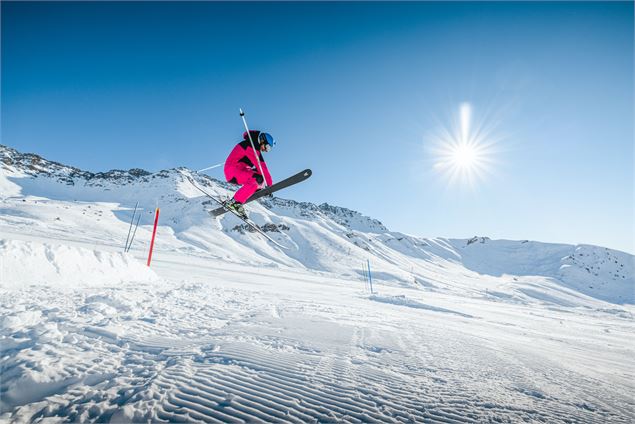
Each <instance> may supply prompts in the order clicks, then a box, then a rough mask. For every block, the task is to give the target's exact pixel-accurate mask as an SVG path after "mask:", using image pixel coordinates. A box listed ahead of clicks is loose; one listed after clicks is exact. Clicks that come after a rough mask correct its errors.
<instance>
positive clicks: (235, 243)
mask: <svg viewBox="0 0 635 424" xmlns="http://www.w3.org/2000/svg"><path fill="white" fill-rule="evenodd" d="M0 154H1V156H0V160H1V161H2V174H0V189H1V190H2V193H1V194H0V201H1V202H2V203H1V205H0V240H2V241H1V242H0V251H1V252H3V256H0V257H4V258H6V257H7V255H13V256H12V257H13V259H11V260H12V261H13V262H11V265H8V262H7V261H6V260H5V262H4V267H3V273H4V276H5V277H4V278H3V280H2V284H0V311H1V312H0V313H1V317H2V318H1V319H2V327H1V333H0V341H1V343H0V350H1V352H2V360H1V361H2V362H1V366H2V368H1V371H2V379H1V381H0V399H1V401H0V402H1V403H0V414H1V415H0V417H1V419H4V420H8V421H15V422H29V421H38V420H43V419H45V418H47V417H51V418H53V419H54V420H61V421H66V420H72V421H79V422H91V421H99V422H115V423H120V422H148V421H150V422H160V421H197V420H205V421H211V422H214V421H216V422H243V421H264V422H275V421H286V422H289V421H291V422H312V421H318V422H335V421H338V422H339V421H348V422H413V421H415V422H416V421H420V422H483V421H503V422H506V421H513V422H518V421H542V422H571V421H574V422H598V423H600V422H607V421H612V422H632V421H633V420H634V419H635V412H634V402H633V397H632V393H633V390H634V389H635V387H633V383H632V382H633V381H634V377H635V376H634V375H633V374H634V373H633V368H634V365H635V363H634V360H633V358H634V357H635V355H634V353H635V352H634V350H635V349H634V346H633V334H635V332H634V330H635V326H634V325H633V311H634V308H633V305H632V304H633V297H632V296H633V256H632V255H628V254H625V253H622V252H616V251H613V250H610V249H604V248H599V247H594V246H568V245H557V244H545V243H538V242H529V241H504V240H489V239H487V238H474V239H470V240H450V239H424V238H418V237H413V236H408V235H404V234H400V233H394V232H390V231H388V230H387V229H386V228H384V227H383V226H382V225H381V223H379V222H378V221H376V220H373V219H370V218H367V217H364V216H362V215H360V214H358V213H356V212H353V211H350V210H347V209H343V208H337V207H333V206H330V205H321V206H316V205H313V204H308V203H298V202H294V201H291V200H284V199H279V198H274V199H271V200H267V201H263V202H261V203H260V204H256V205H253V207H251V208H250V209H251V211H252V216H253V217H254V219H255V220H256V221H257V222H259V223H260V224H262V225H265V224H269V225H267V226H266V228H268V229H269V230H270V234H271V235H272V236H273V237H275V238H276V239H277V240H279V241H280V242H281V243H285V244H286V245H287V246H290V250H289V251H286V250H285V251H283V250H280V249H276V248H275V247H273V246H271V245H270V244H268V243H266V242H265V241H264V240H262V238H261V237H259V236H258V235H257V234H251V233H249V232H247V231H245V230H244V228H243V227H241V226H240V225H239V224H240V222H239V221H237V220H236V219H235V218H234V217H232V216H225V217H223V218H221V219H219V220H214V219H212V218H211V217H209V216H208V215H207V213H206V212H205V208H208V209H211V208H212V207H215V205H212V204H210V203H209V202H208V200H207V199H206V198H202V197H200V196H199V193H198V192H197V191H196V190H195V189H193V188H192V187H191V185H189V184H188V183H187V182H186V180H185V179H184V178H183V174H184V173H186V174H188V175H189V174H190V172H189V171H188V170H186V169H178V170H170V171H162V172H159V173H156V174H149V173H146V172H145V171H141V170H133V171H111V172H109V173H102V174H92V173H87V172H84V171H81V170H77V169H75V168H71V167H67V166H65V165H61V164H56V163H52V162H49V161H46V160H44V159H42V158H39V157H37V156H34V155H30V156H29V155H23V154H20V153H18V152H16V151H15V150H11V149H8V148H2V149H0ZM196 177H197V178H198V181H199V182H200V184H201V185H204V186H205V187H206V189H208V190H210V191H212V192H214V193H217V194H222V195H226V194H227V193H229V191H228V189H229V188H231V187H228V186H227V185H226V184H224V183H219V182H217V181H214V180H210V179H208V178H205V177H200V176H196ZM309 183H310V180H309V181H308V182H307V183H306V184H309ZM289 192H290V193H291V192H292V191H291V190H290V191H289ZM137 200H138V201H140V205H141V207H142V208H144V209H143V214H142V220H141V224H140V228H139V230H138V232H137V235H136V238H135V242H134V243H133V248H132V251H131V254H130V255H124V254H122V253H121V250H122V246H123V243H124V242H125V240H126V236H127V233H128V229H129V222H130V218H131V215H132V207H133V206H134V204H135V202H136V201H137ZM157 203H158V205H159V206H160V207H161V217H160V224H161V225H160V227H159V230H158V234H157V244H156V246H155V249H156V251H155V254H154V259H153V266H152V269H153V272H155V273H156V276H157V277H155V274H152V272H148V271H147V268H145V266H144V265H142V264H143V263H145V258H146V255H147V248H148V244H149V240H150V234H151V224H152V220H153V215H152V212H153V210H154V207H155V206H156V205H157ZM131 256H133V257H135V258H136V259H133V258H131ZM65 258H66V259H65ZM80 258H81V264H78V263H77V260H78V259H80ZM21 259H23V261H21ZM366 260H370V262H371V266H372V269H373V276H374V278H373V282H374V291H375V292H374V293H373V294H370V293H369V292H368V290H367V288H365V285H364V282H363V279H362V273H363V271H362V263H363V262H365V261H366ZM16 264H17V265H16ZM28 264H32V266H27V267H25V265H28ZM111 265H112V266H111ZM50 266H52V267H53V268H56V267H57V268H56V272H57V273H58V274H55V273H53V271H52V269H51V268H48V269H49V270H51V272H50V273H49V271H47V267H50ZM18 267H22V268H18ZM73 267H78V268H73ZM32 268H38V269H37V270H34V269H32ZM19 269H21V270H22V271H19ZM25 269H30V270H33V272H36V273H39V274H37V277H36V278H34V279H31V278H30V277H29V278H27V274H28V273H27V272H26V271H24V270H25ZM73 270H75V271H73ZM88 270H91V271H88ZM96 270H101V271H99V272H97V271H96ZM29 272H30V271H29ZM93 274H94V275H100V277H99V279H96V278H94V277H92V275H93ZM56 275H58V276H59V280H55V279H56V278H58V277H56ZM108 275H110V277H108ZM0 276H1V275H0ZM7 276H9V277H10V278H7ZM43 277H49V278H43ZM101 277H104V278H103V279H101ZM33 281H38V282H39V283H36V284H35V285H32V282H33ZM42 283H44V284H42Z"/></svg>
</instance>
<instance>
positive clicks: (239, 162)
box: [224, 131, 273, 186]
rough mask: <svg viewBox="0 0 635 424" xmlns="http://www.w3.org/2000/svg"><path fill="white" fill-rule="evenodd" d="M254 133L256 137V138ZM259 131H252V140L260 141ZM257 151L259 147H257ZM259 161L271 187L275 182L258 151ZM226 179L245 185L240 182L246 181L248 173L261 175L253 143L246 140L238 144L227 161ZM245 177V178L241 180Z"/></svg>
mask: <svg viewBox="0 0 635 424" xmlns="http://www.w3.org/2000/svg"><path fill="white" fill-rule="evenodd" d="M254 133H256V134H255V137H254ZM258 133H259V131H252V139H254V140H258ZM256 149H258V146H257V145H256ZM258 159H260V166H261V167H262V172H263V174H264V178H265V181H266V182H267V185H268V186H270V185H271V184H273V180H272V179H271V174H270V173H269V169H268V168H267V164H266V163H265V160H264V158H263V157H262V153H261V152H260V151H258ZM224 170H225V178H226V179H227V181H229V182H233V183H238V184H244V182H242V181H240V180H244V176H246V174H247V173H249V174H251V175H253V174H254V173H255V174H258V175H260V169H258V162H257V161H256V155H255V154H254V149H253V148H252V147H251V142H250V141H249V139H248V138H247V139H246V140H243V141H241V142H240V143H238V144H237V145H236V146H235V147H234V148H233V149H232V151H231V153H230V154H229V156H228V157H227V160H226V161H225V168H224ZM241 177H243V178H241Z"/></svg>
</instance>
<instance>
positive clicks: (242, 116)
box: [239, 108, 267, 187]
mask: <svg viewBox="0 0 635 424" xmlns="http://www.w3.org/2000/svg"><path fill="white" fill-rule="evenodd" d="M239 110H240V117H241V118H243V124H245V130H247V137H249V142H250V143H251V148H252V149H254V154H255V155H256V162H258V169H259V170H260V175H262V181H263V183H264V185H265V187H267V181H266V180H265V173H264V172H262V166H260V158H259V157H258V152H257V151H256V146H255V145H254V141H253V140H252V139H251V132H250V131H249V127H248V126H247V120H246V119H245V112H243V110H242V108H241V109H239Z"/></svg>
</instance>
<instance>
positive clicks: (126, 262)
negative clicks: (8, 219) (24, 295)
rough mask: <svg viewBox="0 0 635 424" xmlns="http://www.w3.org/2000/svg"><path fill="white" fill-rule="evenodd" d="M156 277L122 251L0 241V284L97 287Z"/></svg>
mask: <svg viewBox="0 0 635 424" xmlns="http://www.w3.org/2000/svg"><path fill="white" fill-rule="evenodd" d="M156 279H158V277H157V275H156V274H155V273H154V271H152V270H151V269H150V268H148V267H146V266H145V265H143V264H141V263H139V262H138V261H137V260H136V259H134V258H133V257H132V256H131V255H128V254H125V253H115V252H105V251H98V250H89V249H85V248H81V247H75V246H68V245H53V244H48V243H36V242H30V241H20V240H0V287H2V288H20V287H24V286H26V285H67V286H78V285H81V286H101V285H110V284H118V283H127V282H132V281H134V282H149V281H154V280H156Z"/></svg>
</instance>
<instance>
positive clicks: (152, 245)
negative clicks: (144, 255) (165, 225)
mask: <svg viewBox="0 0 635 424" xmlns="http://www.w3.org/2000/svg"><path fill="white" fill-rule="evenodd" d="M158 223H159V208H158V207H157V209H156V210H155V212H154V229H153V230H152V241H150V253H149V254H148V266H150V262H151V261H152V249H153V248H154V237H155V236H156V235H157V224H158Z"/></svg>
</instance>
